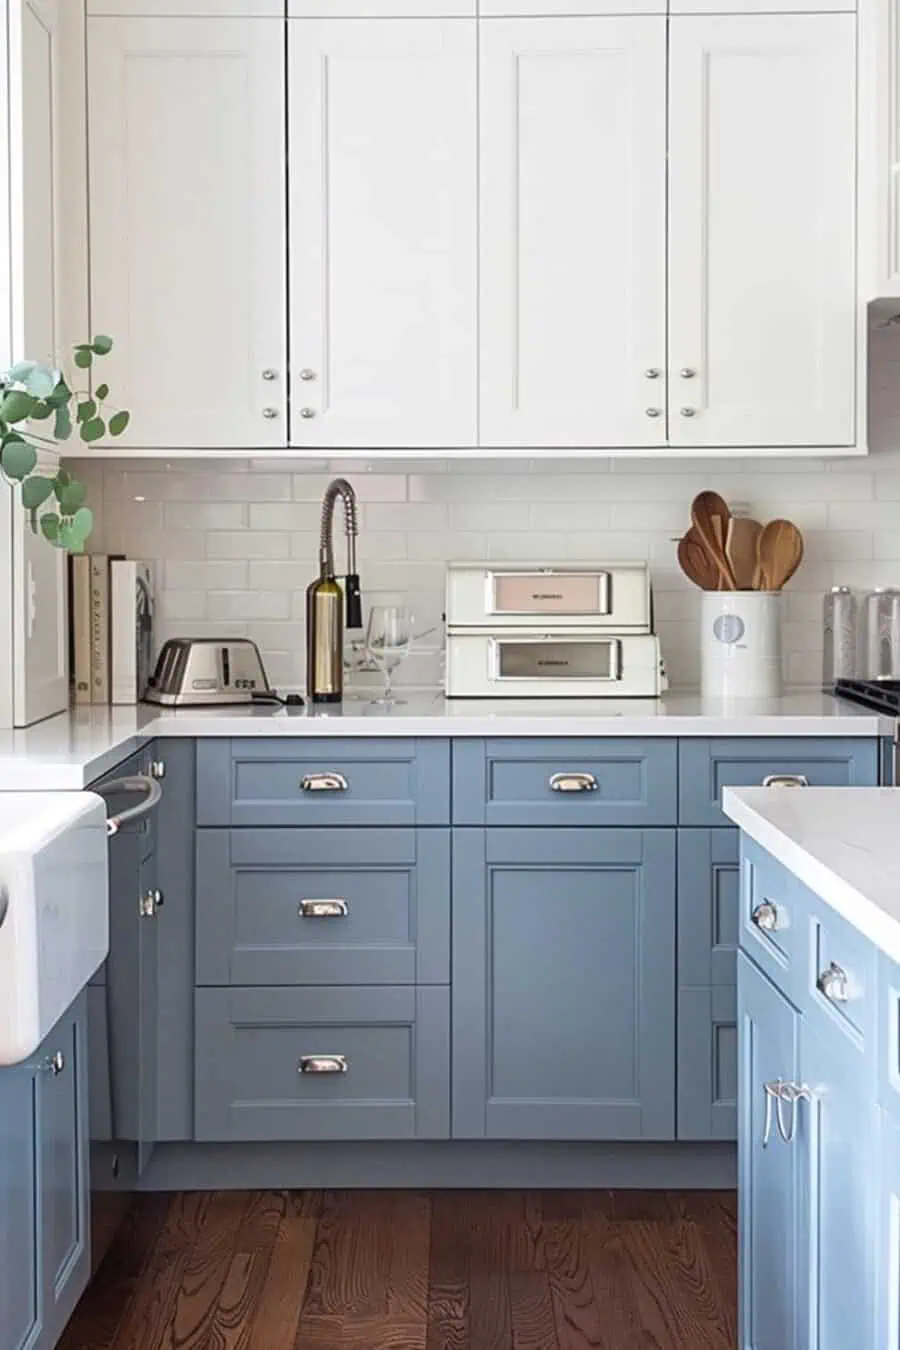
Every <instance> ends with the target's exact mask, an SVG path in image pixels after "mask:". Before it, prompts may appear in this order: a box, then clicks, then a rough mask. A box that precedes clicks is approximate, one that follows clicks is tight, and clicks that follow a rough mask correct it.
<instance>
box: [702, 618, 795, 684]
mask: <svg viewBox="0 0 900 1350" xmlns="http://www.w3.org/2000/svg"><path fill="white" fill-rule="evenodd" d="M700 641H701V651H702V692H703V697H704V698H713V699H716V698H778V697H779V695H780V694H781V592H780V591H704V592H703V610H702V621H701V639H700Z"/></svg>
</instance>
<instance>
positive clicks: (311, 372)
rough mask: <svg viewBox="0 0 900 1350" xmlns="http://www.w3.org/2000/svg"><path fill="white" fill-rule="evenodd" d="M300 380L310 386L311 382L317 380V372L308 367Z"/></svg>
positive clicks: (302, 372) (301, 374)
mask: <svg viewBox="0 0 900 1350" xmlns="http://www.w3.org/2000/svg"><path fill="white" fill-rule="evenodd" d="M300 378H301V380H303V381H305V383H307V384H309V382H310V380H314V379H315V378H316V372H315V371H314V370H310V369H309V367H307V368H306V370H301V372H300Z"/></svg>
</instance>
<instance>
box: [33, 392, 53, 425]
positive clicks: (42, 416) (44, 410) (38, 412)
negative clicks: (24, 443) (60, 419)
mask: <svg viewBox="0 0 900 1350" xmlns="http://www.w3.org/2000/svg"><path fill="white" fill-rule="evenodd" d="M53 412H54V409H53V407H52V406H51V404H49V403H48V402H47V401H46V399H43V398H39V399H38V401H37V402H36V403H35V405H34V407H33V408H32V410H31V419H30V420H31V421H33V422H43V421H45V420H46V419H47V418H48V417H52V416H53Z"/></svg>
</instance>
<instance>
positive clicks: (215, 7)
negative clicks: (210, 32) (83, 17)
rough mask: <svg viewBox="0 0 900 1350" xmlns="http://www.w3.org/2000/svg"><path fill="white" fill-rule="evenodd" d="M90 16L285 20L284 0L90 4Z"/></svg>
mask: <svg viewBox="0 0 900 1350" xmlns="http://www.w3.org/2000/svg"><path fill="white" fill-rule="evenodd" d="M87 12H88V14H90V15H102V16H103V17H104V18H110V17H115V18H141V19H283V18H284V0H87Z"/></svg>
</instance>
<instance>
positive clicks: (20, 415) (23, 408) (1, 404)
mask: <svg viewBox="0 0 900 1350" xmlns="http://www.w3.org/2000/svg"><path fill="white" fill-rule="evenodd" d="M36 403H37V399H36V398H32V396H31V394H26V393H25V392H24V391H23V390H21V389H10V390H8V391H7V392H6V393H5V394H4V395H3V398H2V400H0V417H2V418H3V421H4V422H24V421H25V419H26V417H30V416H31V410H32V409H33V408H34V406H35V404H36Z"/></svg>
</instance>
